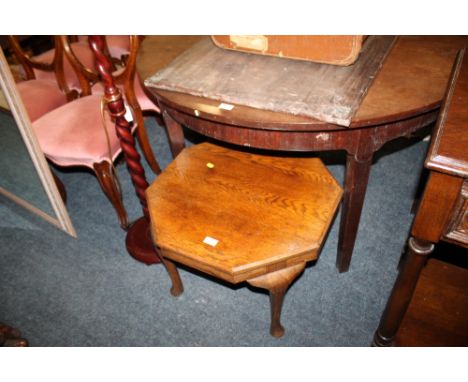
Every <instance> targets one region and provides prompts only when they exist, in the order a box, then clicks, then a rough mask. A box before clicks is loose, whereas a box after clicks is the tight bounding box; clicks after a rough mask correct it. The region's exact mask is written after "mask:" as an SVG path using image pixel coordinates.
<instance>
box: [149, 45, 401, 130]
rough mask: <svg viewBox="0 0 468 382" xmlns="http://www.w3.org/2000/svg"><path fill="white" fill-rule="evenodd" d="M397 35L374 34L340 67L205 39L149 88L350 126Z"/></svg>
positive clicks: (171, 65) (162, 73) (153, 81)
mask: <svg viewBox="0 0 468 382" xmlns="http://www.w3.org/2000/svg"><path fill="white" fill-rule="evenodd" d="M393 42H394V37H393V36H372V37H370V38H368V39H367V41H366V43H365V44H364V46H363V49H362V52H361V54H360V57H359V60H358V61H356V62H355V63H354V64H353V65H350V66H347V67H339V66H334V65H325V64H319V63H314V62H307V61H297V60H290V59H284V58H276V57H265V56H260V55H255V54H249V53H243V52H235V51H228V50H225V49H220V48H218V47H216V46H215V45H214V44H213V42H212V41H211V40H209V39H203V40H202V41H200V42H199V43H197V44H196V45H195V46H193V47H192V48H191V49H189V50H188V51H186V52H185V53H183V54H182V55H180V56H179V57H178V58H177V59H176V60H174V61H173V62H172V63H171V64H170V65H169V66H167V67H166V68H165V69H163V70H162V71H160V72H158V73H157V74H155V75H154V76H152V77H150V78H149V79H147V80H146V81H145V84H146V86H148V87H153V88H156V89H162V90H171V91H177V92H182V93H188V94H192V95H196V96H202V97H206V98H211V99H216V100H220V101H223V102H229V103H234V104H240V105H246V106H250V107H254V108H257V109H265V110H271V111H279V112H284V113H289V114H293V115H304V116H309V117H313V118H316V119H319V120H323V121H325V122H329V123H335V124H338V125H342V126H349V124H350V123H351V119H352V117H353V116H354V114H355V112H356V110H357V109H358V107H359V105H360V103H361V100H362V98H363V97H364V95H365V94H366V92H367V89H368V88H369V87H370V86H371V84H372V81H373V79H374V77H375V75H376V73H377V72H378V70H379V69H380V67H381V65H382V63H383V61H384V59H385V57H386V55H387V53H388V52H389V51H390V50H391V47H392V45H393Z"/></svg>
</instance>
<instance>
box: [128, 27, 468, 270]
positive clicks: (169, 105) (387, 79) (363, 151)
mask: <svg viewBox="0 0 468 382" xmlns="http://www.w3.org/2000/svg"><path fill="white" fill-rule="evenodd" d="M179 39H180V40H178V39H177V38H176V37H169V36H150V37H146V39H145V40H144V41H143V43H142V46H141V49H140V52H139V57H138V59H137V70H138V72H139V74H140V77H141V78H142V79H146V78H148V77H150V76H151V75H153V74H155V73H156V72H157V71H158V70H160V69H162V68H163V67H164V66H165V65H167V64H168V62H167V61H166V62H161V60H158V58H157V57H158V51H161V50H162V49H167V47H168V46H169V47H171V46H172V47H173V50H174V52H177V51H178V52H182V51H183V50H185V49H186V46H187V45H190V44H188V43H187V41H189V43H194V42H195V41H198V40H199V37H196V38H194V37H191V39H192V40H187V38H186V37H183V36H181V37H180V38H179ZM184 39H185V40H184ZM467 42H468V36H462V37H456V36H423V37H417V36H409V37H399V38H398V41H397V42H396V43H395V45H394V47H393V49H392V51H391V52H390V53H389V55H388V57H387V58H386V61H385V62H384V64H383V66H382V68H381V70H380V72H379V74H378V75H377V77H376V78H375V80H374V83H373V84H372V86H371V87H370V89H369V91H368V93H367V95H366V96H365V98H364V100H363V101H362V103H361V105H360V107H359V109H358V111H357V113H356V115H355V116H354V118H353V120H352V123H351V125H350V126H349V127H342V126H338V125H334V124H329V123H324V122H321V121H317V120H315V119H312V118H307V117H301V116H295V115H292V114H287V113H277V112H270V111H265V110H260V109H254V108H250V107H246V106H242V105H235V107H234V108H233V109H232V110H224V109H220V108H219V107H218V106H219V104H220V101H219V100H212V99H208V98H204V97H196V96H191V95H188V94H184V93H176V92H169V91H162V90H156V89H152V88H150V87H148V88H147V90H148V93H150V96H152V98H153V99H154V100H155V101H156V102H158V104H159V106H160V108H161V111H162V112H163V116H164V119H165V122H166V127H167V131H168V134H169V135H170V137H171V139H170V140H171V142H172V146H171V150H172V153H173V155H174V156H176V155H177V154H178V153H179V152H180V151H181V150H182V149H183V147H184V137H183V130H182V125H184V126H186V127H187V128H189V129H191V130H194V131H197V132H198V133H201V134H203V135H206V136H208V137H211V138H214V139H217V140H219V141H224V142H228V143H232V144H237V145H241V146H248V147H254V148H260V149H270V150H284V151H328V150H345V151H346V153H347V159H346V175H345V182H344V198H343V208H342V212H341V221H340V233H339V243H338V256H337V261H336V265H337V268H338V270H339V271H340V272H346V271H347V270H348V269H349V266H350V262H351V256H352V252H353V248H354V243H355V240H356V235H357V230H358V227H359V220H360V216H361V211H362V207H363V203H364V197H365V194H366V188H367V182H368V179H369V173H370V168H371V164H372V158H373V156H374V153H375V152H376V151H377V150H379V149H380V148H381V147H382V146H383V145H384V144H385V143H386V142H389V141H391V140H393V139H396V138H398V137H402V136H409V135H411V134H413V133H414V132H415V131H417V130H418V129H421V128H423V127H425V126H428V125H429V124H431V123H432V122H434V121H435V120H436V118H437V115H438V110H439V107H440V104H441V101H442V98H443V96H444V91H445V88H446V86H447V83H448V79H449V76H450V70H451V67H452V64H453V62H454V60H455V56H456V53H457V51H458V50H459V49H460V48H462V47H463V46H464V45H465V44H466V43H467ZM171 44H172V45H171ZM213 49H220V48H218V47H215V46H214V45H213ZM152 57H154V59H152ZM174 57H175V55H174Z"/></svg>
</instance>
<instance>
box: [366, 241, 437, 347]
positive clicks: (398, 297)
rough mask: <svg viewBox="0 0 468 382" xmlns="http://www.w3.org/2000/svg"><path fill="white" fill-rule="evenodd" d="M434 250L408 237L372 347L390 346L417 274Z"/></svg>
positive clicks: (428, 244)
mask: <svg viewBox="0 0 468 382" xmlns="http://www.w3.org/2000/svg"><path fill="white" fill-rule="evenodd" d="M433 250H434V244H432V243H430V242H427V241H423V240H419V239H417V238H415V237H410V238H409V240H408V251H407V257H406V259H405V260H404V262H403V264H402V266H401V268H400V272H399V273H398V277H397V279H396V281H395V285H394V286H393V290H392V293H391V295H390V297H389V299H388V301H387V306H386V307H385V310H384V312H383V314H382V318H381V319H380V324H379V327H378V329H377V331H376V332H375V334H374V340H373V342H372V346H391V345H392V344H393V340H394V339H395V336H396V334H397V331H398V328H399V327H400V324H401V321H402V320H403V317H404V315H405V313H406V310H407V309H408V306H409V304H410V302H411V297H412V296H413V293H414V290H415V288H416V284H417V282H418V278H419V274H420V273H421V270H422V268H423V266H424V264H425V263H426V260H427V256H428V255H429V254H430V253H431V252H432V251H433Z"/></svg>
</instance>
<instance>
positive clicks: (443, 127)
mask: <svg viewBox="0 0 468 382" xmlns="http://www.w3.org/2000/svg"><path fill="white" fill-rule="evenodd" d="M465 56H466V52H465V50H463V51H461V52H460V54H459V55H458V57H457V65H456V66H455V69H454V70H455V72H454V73H453V74H452V80H451V82H450V84H449V86H448V91H447V95H446V97H445V98H446V100H445V102H444V104H443V107H442V109H441V113H440V115H439V120H438V121H437V123H438V125H440V127H439V128H438V129H436V132H435V136H434V139H433V140H432V142H431V147H430V150H429V155H428V157H427V160H426V166H427V167H428V168H430V169H433V170H437V171H441V172H444V173H448V174H453V175H455V176H461V177H464V178H468V134H467V133H466V132H467V131H468V113H467V109H468V59H466V58H465ZM464 58H465V59H464ZM442 137H443V139H442Z"/></svg>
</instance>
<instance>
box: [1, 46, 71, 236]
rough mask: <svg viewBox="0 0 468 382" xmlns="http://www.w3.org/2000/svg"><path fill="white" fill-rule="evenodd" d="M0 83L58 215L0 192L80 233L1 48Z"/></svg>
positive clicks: (50, 219) (36, 212) (46, 218)
mask: <svg viewBox="0 0 468 382" xmlns="http://www.w3.org/2000/svg"><path fill="white" fill-rule="evenodd" d="M0 84H1V88H2V89H3V93H4V96H5V98H6V100H7V102H8V105H9V106H10V111H11V113H12V115H13V118H14V119H15V121H16V124H17V126H18V130H19V131H20V133H21V136H22V138H23V141H24V143H25V145H26V148H27V150H28V152H29V155H30V157H31V160H32V161H33V164H34V167H35V168H36V171H37V174H38V176H39V179H40V180H41V184H42V186H43V188H44V191H45V192H46V194H47V197H48V199H49V202H50V204H51V205H52V208H53V211H54V212H55V215H56V218H54V217H52V216H50V215H48V214H47V213H45V212H44V211H42V210H40V209H39V208H37V207H35V206H34V205H32V204H31V203H29V202H28V201H26V200H24V199H22V198H20V197H18V196H16V195H15V194H12V193H11V192H9V191H7V190H5V189H4V188H2V187H1V186H0V194H3V195H4V196H6V197H7V198H9V199H11V200H13V201H14V202H16V203H17V204H19V205H20V206H22V207H24V208H26V209H27V210H29V211H31V212H33V213H35V214H36V215H39V216H40V217H42V218H43V219H45V220H47V221H48V222H49V223H51V224H53V225H55V226H56V227H58V228H60V229H62V230H63V231H65V232H67V233H68V234H69V235H71V236H73V237H77V236H76V231H75V228H74V227H73V224H72V222H71V220H70V216H69V215H68V211H67V209H66V207H65V204H64V202H63V200H62V197H61V196H60V193H59V190H58V188H57V185H56V183H55V181H54V179H53V176H52V173H51V170H50V168H49V165H48V163H47V160H46V158H45V156H44V153H43V152H42V150H41V148H40V146H39V142H38V141H37V138H36V135H35V134H34V131H33V129H32V126H31V121H30V120H29V116H28V114H27V111H26V109H25V107H24V105H23V102H22V100H21V98H20V96H19V94H18V91H17V89H16V84H15V81H14V79H13V75H12V74H11V70H10V67H9V65H8V62H7V60H6V58H5V55H4V54H3V50H2V49H1V48H0Z"/></svg>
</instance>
